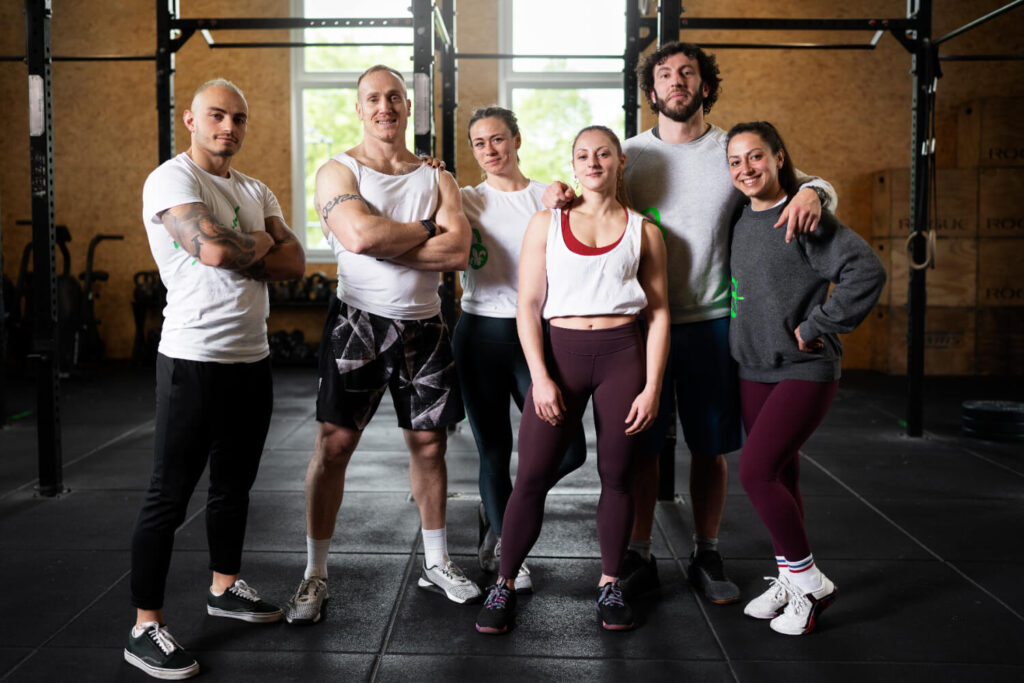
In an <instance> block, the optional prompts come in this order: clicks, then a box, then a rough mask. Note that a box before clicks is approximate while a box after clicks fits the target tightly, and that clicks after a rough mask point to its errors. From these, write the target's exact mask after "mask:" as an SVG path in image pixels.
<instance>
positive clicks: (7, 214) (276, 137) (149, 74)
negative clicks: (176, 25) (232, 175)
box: [0, 0, 291, 358]
mask: <svg viewBox="0 0 1024 683" xmlns="http://www.w3.org/2000/svg"><path fill="white" fill-rule="evenodd" d="M23 7H24V3H20V2H4V3H0V44H2V45H3V46H4V47H3V49H2V50H0V52H3V53H4V54H9V53H10V54H16V53H23V52H24V45H25V36H24V25H25V23H24V18H23ZM154 7H155V5H154V3H152V2H130V3H121V2H117V3H115V2H90V3H75V2H54V3H53V15H52V21H51V31H52V33H51V45H52V53H53V54H54V55H98V54H105V55H143V54H153V52H154V50H155V43H156V38H155V31H156V18H155V12H154ZM288 13H289V3H288V0H242V1H239V2H232V3H224V2H217V1H216V0H182V2H181V3H180V16H194V17H203V16H209V17H213V16H260V17H263V16H266V17H270V16H288ZM262 37H263V38H265V39H266V40H287V37H288V36H287V32H263V33H262ZM216 38H217V39H219V40H222V41H227V40H240V39H244V38H242V37H241V35H240V34H236V35H234V36H230V35H228V34H227V33H226V32H222V33H219V34H217V35H216ZM249 39H251V33H250V36H249ZM176 66H177V73H176V74H175V93H174V95H175V102H176V106H177V109H176V115H175V129H176V139H175V150H174V151H175V152H180V151H183V150H185V149H186V148H187V147H188V144H189V137H188V131H187V130H186V129H185V127H184V124H182V123H181V115H182V113H183V112H184V110H185V109H186V108H188V105H189V103H190V101H191V97H192V92H193V91H194V90H195V88H196V86H198V85H199V84H200V83H202V82H203V81H206V80H208V79H210V78H214V77H218V76H222V77H225V78H228V79H231V80H233V81H234V82H235V83H237V84H238V85H239V87H240V88H241V89H242V90H243V92H245V93H246V96H247V99H248V101H249V106H250V109H251V115H252V116H251V123H250V126H249V132H248V135H247V137H246V140H245V143H244V146H243V151H242V152H241V154H240V155H239V156H238V158H237V160H236V162H235V164H234V166H235V167H236V168H238V169H239V170H241V171H243V172H247V173H250V174H251V175H254V176H256V177H258V178H260V179H261V180H263V181H264V182H266V183H267V184H268V185H269V186H270V187H271V188H272V189H273V190H274V192H275V193H276V194H277V197H278V199H279V200H280V201H281V205H282V209H283V210H284V214H285V216H290V215H291V213H290V211H291V157H290V144H291V143H290V139H291V138H290V136H291V133H290V126H291V123H290V91H289V83H290V76H289V57H288V53H287V51H285V50H245V51H242V50H210V49H209V48H207V46H206V43H205V42H204V41H203V39H202V37H201V36H199V35H196V36H193V37H192V39H191V40H190V41H189V43H188V44H186V46H185V47H184V48H183V49H182V50H181V51H179V52H178V54H177V64H176ZM154 68H155V67H154V63H153V62H107V63H103V62H56V63H55V64H54V66H53V109H54V115H53V123H54V159H55V161H54V188H55V206H56V219H57V222H58V223H61V224H65V225H67V226H68V228H69V230H70V231H71V235H72V241H71V243H70V244H69V250H70V252H71V263H72V269H73V271H74V272H75V273H76V274H77V273H79V272H81V271H82V270H84V268H85V259H86V250H87V247H88V243H89V240H90V239H91V237H92V236H93V235H95V234H97V233H119V234H123V235H124V236H125V240H124V241H123V242H104V243H102V244H101V245H100V246H99V247H98V249H97V254H96V267H97V268H100V269H103V270H106V271H108V272H109V273H110V280H109V281H108V282H106V283H103V284H101V285H100V290H99V291H100V297H99V299H97V301H96V316H97V317H98V318H99V319H100V321H101V326H100V331H101V334H102V335H103V338H104V340H105V342H106V347H107V353H108V355H110V356H111V357H115V358H126V357H128V356H130V354H131V350H132V340H133V335H134V322H133V319H132V315H131V308H130V302H131V299H132V289H133V284H132V275H133V273H135V272H136V271H139V270H150V269H155V267H156V265H155V263H154V262H153V259H152V256H151V255H150V251H149V246H148V243H147V241H146V237H145V232H144V230H143V227H142V218H141V216H142V185H143V183H144V182H145V179H146V176H147V175H148V174H149V173H150V171H152V170H153V169H154V168H155V167H156V166H157V162H158V157H157V154H158V152H157V118H156V80H155V72H154ZM26 73H27V71H26V68H25V66H24V65H23V64H19V63H16V62H15V63H2V64H0V101H2V102H3V105H2V110H0V117H2V121H3V125H2V126H0V158H2V159H3V160H4V163H3V164H2V165H0V202H2V203H0V207H2V210H3V231H4V234H3V237H4V240H3V241H4V249H3V251H4V253H3V257H4V270H5V272H6V273H7V274H8V276H10V277H11V278H12V279H14V278H15V277H16V275H17V273H16V269H17V267H18V262H19V258H20V254H21V250H22V248H23V247H24V245H25V243H26V242H27V241H28V240H29V232H30V231H29V229H28V228H26V227H20V226H19V227H16V226H15V225H14V222H15V220H17V219H21V218H30V217H31V202H30V196H29V167H28V111H27V109H28V104H27V100H28V98H27V86H26ZM59 261H60V259H59V258H58V265H59Z"/></svg>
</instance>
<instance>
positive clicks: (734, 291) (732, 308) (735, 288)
mask: <svg viewBox="0 0 1024 683" xmlns="http://www.w3.org/2000/svg"><path fill="white" fill-rule="evenodd" d="M729 279H730V280H732V287H730V298H731V299H732V300H731V301H730V302H729V317H730V318H735V317H736V308H737V306H736V302H738V301H743V299H744V297H742V296H740V292H739V285H738V284H737V283H736V278H729Z"/></svg>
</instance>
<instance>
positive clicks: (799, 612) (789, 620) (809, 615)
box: [771, 574, 838, 636]
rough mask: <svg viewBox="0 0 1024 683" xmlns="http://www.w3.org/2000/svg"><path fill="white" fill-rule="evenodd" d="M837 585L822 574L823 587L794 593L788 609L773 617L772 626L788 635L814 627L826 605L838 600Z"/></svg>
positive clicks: (803, 632)
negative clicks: (812, 590) (801, 593)
mask: <svg viewBox="0 0 1024 683" xmlns="http://www.w3.org/2000/svg"><path fill="white" fill-rule="evenodd" d="M836 593H838V590H837V589H836V585H835V584H834V583H832V582H831V581H830V580H829V578H828V577H827V576H825V575H824V574H822V575H821V588H819V589H818V590H816V591H814V592H813V593H807V594H806V595H797V594H795V593H792V589H791V595H790V598H789V602H788V603H786V609H785V610H783V612H782V614H780V615H779V616H777V617H775V618H774V619H772V622H771V627H772V630H773V631H775V632H776V633H784V634H786V635H787V636H802V635H804V634H805V633H810V632H811V631H812V630H813V629H814V624H815V622H816V621H817V620H818V615H819V614H821V613H822V612H823V611H824V610H825V608H826V607H828V606H829V605H831V604H832V603H833V602H835V601H836Z"/></svg>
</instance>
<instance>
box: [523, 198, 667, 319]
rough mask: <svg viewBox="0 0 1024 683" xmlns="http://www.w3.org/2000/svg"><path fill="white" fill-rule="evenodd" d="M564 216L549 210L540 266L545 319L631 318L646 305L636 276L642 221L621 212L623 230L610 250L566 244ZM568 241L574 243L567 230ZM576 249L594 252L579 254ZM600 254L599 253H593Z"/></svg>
mask: <svg viewBox="0 0 1024 683" xmlns="http://www.w3.org/2000/svg"><path fill="white" fill-rule="evenodd" d="M563 216H566V214H565V213H563V212H562V211H560V210H559V209H555V210H553V211H552V212H551V223H550V225H549V226H548V240H547V247H546V251H545V253H544V265H545V269H546V270H547V279H548V292H547V299H546V300H545V301H544V312H543V317H544V319H545V320H550V319H551V318H561V317H566V316H576V315H636V314H637V313H639V312H640V311H642V310H643V309H644V308H646V307H647V295H646V294H645V293H644V290H643V287H641V286H640V281H639V280H637V273H638V272H639V270H640V247H641V240H642V237H643V222H644V218H643V216H641V215H640V214H638V213H636V212H635V211H628V212H627V216H628V217H627V219H626V229H625V231H624V232H623V233H622V237H621V238H619V241H618V242H617V243H615V244H614V245H612V246H611V248H610V249H609V248H607V247H604V248H599V249H595V248H593V247H587V246H585V245H580V244H579V243H578V242H577V244H576V245H575V248H571V247H570V246H569V245H568V244H566V237H567V236H566V235H565V234H564V232H565V230H566V223H565V222H563V220H562V219H563ZM568 237H569V239H571V240H572V241H574V242H576V238H575V236H573V235H572V232H571V231H569V235H568ZM580 250H584V251H588V252H594V253H579V251H580ZM597 252H600V253H597Z"/></svg>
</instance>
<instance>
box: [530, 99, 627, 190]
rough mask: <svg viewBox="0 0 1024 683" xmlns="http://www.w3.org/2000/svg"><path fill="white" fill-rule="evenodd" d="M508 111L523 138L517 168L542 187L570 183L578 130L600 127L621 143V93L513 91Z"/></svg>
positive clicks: (622, 115)
mask: <svg viewBox="0 0 1024 683" xmlns="http://www.w3.org/2000/svg"><path fill="white" fill-rule="evenodd" d="M512 110H513V111H515V113H516V117H517V118H518V120H519V130H520V133H521V134H522V136H523V146H522V147H521V148H520V150H519V157H520V162H519V165H520V168H522V170H523V173H525V174H526V175H527V177H529V178H533V179H534V180H539V181H541V182H543V183H547V182H551V181H552V180H561V181H563V182H569V181H571V179H572V148H571V145H572V139H573V138H574V137H575V136H576V133H578V132H579V131H580V129H581V128H584V127H585V126H589V125H592V124H595V123H597V124H601V125H603V126H608V127H609V128H611V129H612V130H613V131H615V134H616V135H618V136H619V137H620V139H621V137H622V131H623V129H624V127H625V115H624V113H623V110H622V90H621V89H618V90H614V89H611V88H594V89H588V90H575V89H566V90H557V89H552V88H544V89H528V88H516V89H514V90H513V91H512Z"/></svg>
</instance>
